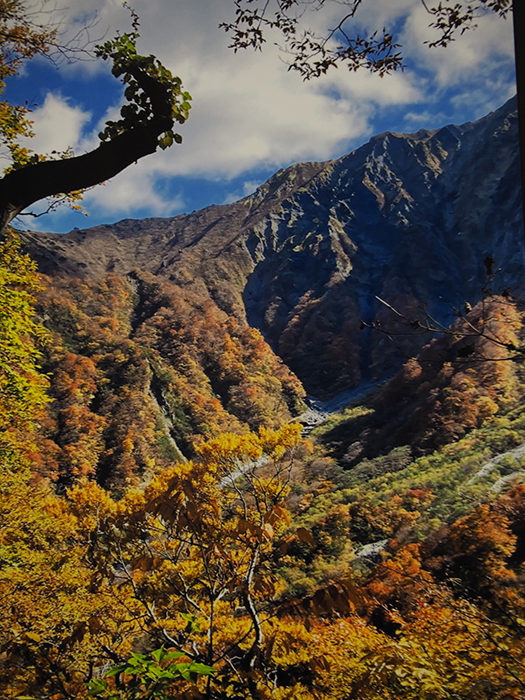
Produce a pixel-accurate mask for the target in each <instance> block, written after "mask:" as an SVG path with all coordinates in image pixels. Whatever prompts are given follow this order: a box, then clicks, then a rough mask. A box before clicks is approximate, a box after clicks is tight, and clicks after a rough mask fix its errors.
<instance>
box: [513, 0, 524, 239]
mask: <svg viewBox="0 0 525 700" xmlns="http://www.w3.org/2000/svg"><path fill="white" fill-rule="evenodd" d="M512 10H513V12H512V15H513V22H514V54H515V59H516V87H517V91H518V124H519V134H520V143H519V149H520V164H521V182H522V187H521V203H522V211H523V214H524V216H525V188H524V187H523V184H524V183H525V0H513V2H512ZM524 235H525V219H524Z"/></svg>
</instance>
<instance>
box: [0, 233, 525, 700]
mask: <svg viewBox="0 0 525 700" xmlns="http://www.w3.org/2000/svg"><path fill="white" fill-rule="evenodd" d="M0 252H1V257H0V273H1V276H2V285H1V294H2V298H1V300H0V302H1V303H0V308H1V310H2V336H1V348H2V353H1V366H0V370H1V375H0V376H1V382H2V393H1V397H2V398H1V401H2V407H1V408H2V410H1V415H2V433H1V444H0V449H1V452H2V461H1V463H2V479H1V484H0V488H1V491H2V499H1V504H2V505H1V515H0V518H1V532H2V539H1V541H0V560H1V562H2V566H1V568H0V586H1V590H2V601H3V611H4V614H3V616H2V621H1V623H0V624H1V631H0V640H1V657H0V684H1V686H2V691H1V692H2V696H3V697H6V698H35V699H36V698H38V699H40V698H42V699H43V698H46V699H51V698H53V700H59V699H60V700H67V699H69V698H81V697H98V698H108V699H109V698H122V699H124V698H126V699H128V698H254V699H259V698H290V700H291V699H292V698H293V699H299V698H301V699H302V698H305V699H306V698H308V699H310V698H311V699H314V698H315V699H318V698H327V699H328V698H334V699H335V698H337V699H341V700H342V699H343V698H353V697H356V698H376V697H377V698H384V697H387V698H401V697H402V698H414V699H415V698H418V699H420V698H429V700H430V698H432V699H434V698H465V699H466V698H469V699H470V698H480V699H481V698H483V699H485V698H502V699H503V698H505V699H506V700H507V699H510V698H516V699H517V698H521V697H523V692H524V680H523V679H524V674H523V669H524V664H525V599H524V597H523V576H524V573H525V572H524V565H525V563H524V562H525V556H524V551H525V547H524V538H525V521H524V512H525V485H524V484H523V483H522V477H523V467H522V465H523V462H524V460H525V451H524V450H523V448H522V445H523V442H524V437H525V421H524V418H523V413H522V410H521V402H522V396H523V391H524V381H525V377H524V375H523V369H522V364H521V363H520V362H519V361H517V360H516V359H514V360H511V359H509V358H510V357H511V356H512V355H513V354H514V355H515V353H514V352H513V351H512V350H511V349H509V348H515V349H519V348H520V347H521V345H522V342H523V335H524V326H523V315H524V311H525V309H524V308H523V305H522V304H521V303H520V302H519V301H517V300H514V299H513V298H511V297H509V296H508V295H507V296H493V297H491V298H490V299H486V300H484V302H482V303H480V305H478V306H477V307H474V309H472V310H471V311H470V312H469V314H468V315H467V317H466V319H465V320H461V319H460V320H459V321H458V322H457V323H456V325H455V326H454V327H453V328H452V332H451V333H450V334H445V335H443V336H442V337H441V338H438V339H436V340H434V341H432V342H431V343H430V344H429V345H427V346H425V347H424V348H423V350H422V351H421V352H420V353H419V355H418V356H417V357H416V358H413V359H412V360H410V361H408V362H407V363H406V364H405V365H404V366H403V368H402V369H401V370H400V371H399V372H398V374H397V375H396V376H395V377H394V378H393V379H392V380H390V381H389V382H387V383H386V384H382V385H379V386H378V387H376V389H375V390H374V391H372V392H371V393H370V394H369V395H367V396H366V397H365V399H364V400H363V401H362V402H355V403H354V404H350V405H349V406H348V407H347V408H346V409H344V410H343V411H342V412H339V413H334V414H332V415H330V416H329V417H328V418H327V420H326V421H325V422H324V423H323V424H322V425H320V426H319V427H317V428H315V429H314V430H313V432H311V433H310V434H309V435H308V437H302V435H301V425H300V424H298V423H296V422H295V423H294V422H293V420H294V417H297V416H300V414H301V412H302V411H304V408H305V405H304V403H303V401H304V390H302V387H301V384H300V382H299V381H298V380H297V379H296V378H295V377H294V376H293V375H292V374H291V372H290V371H289V370H288V369H287V368H286V367H285V366H284V365H283V363H282V362H281V361H280V360H279V359H278V358H277V357H276V356H275V355H274V353H273V352H272V351H271V349H270V348H269V346H268V345H267V344H266V343H265V341H264V340H263V338H262V337H261V335H260V333H259V332H258V331H256V330H254V329H252V328H250V327H248V326H246V325H244V326H242V325H240V324H239V321H238V320H237V319H235V318H234V317H228V316H227V315H226V314H225V313H224V312H222V311H220V310H219V309H218V307H216V306H214V304H213V303H212V302H211V301H210V300H209V299H208V300H206V299H203V300H199V299H195V298H186V299H185V298H184V297H181V291H180V288H176V287H173V286H171V285H170V284H169V283H167V282H161V281H159V280H158V279H156V278H154V276H152V275H150V276H149V277H148V275H147V274H145V273H142V274H141V273H140V272H139V271H137V273H136V274H134V275H133V276H130V277H129V278H128V279H125V278H120V277H118V276H117V275H115V274H112V273H110V274H109V275H107V276H106V278H104V279H98V280H89V279H87V278H84V279H76V280H75V279H73V278H66V277H65V276H62V277H60V276H57V277H55V278H49V277H48V278H46V277H44V276H42V275H39V274H38V273H37V272H36V268H35V264H34V263H33V262H32V261H31V260H30V259H29V257H28V256H27V255H24V254H23V253H22V252H21V250H20V243H19V241H17V238H16V236H14V235H13V236H11V237H9V238H8V239H7V240H6V241H5V242H4V243H3V244H2V247H1V251H0ZM461 324H463V327H462V326H461ZM467 324H468V328H469V329H472V328H474V329H478V330H480V331H481V332H479V333H478V334H474V333H470V335H469V333H468V332H467V330H468V329H466V325H467ZM495 340H496V341H497V342H495ZM462 348H463V350H462ZM465 348H467V350H465ZM452 357H455V358H456V359H455V360H454V361H451V360H450V358H452ZM436 358H441V359H440V361H439V362H438V361H436ZM407 397H411V398H410V399H409V398H407Z"/></svg>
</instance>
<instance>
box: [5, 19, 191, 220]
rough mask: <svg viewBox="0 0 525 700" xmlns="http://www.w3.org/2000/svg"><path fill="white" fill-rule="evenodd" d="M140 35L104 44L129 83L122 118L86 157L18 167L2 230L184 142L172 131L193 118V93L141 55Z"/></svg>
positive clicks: (8, 183)
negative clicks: (41, 205) (52, 200)
mask: <svg viewBox="0 0 525 700" xmlns="http://www.w3.org/2000/svg"><path fill="white" fill-rule="evenodd" d="M137 38H138V34H137V33H136V32H134V33H133V34H125V35H123V36H119V37H117V38H116V39H114V40H113V41H109V42H106V44H105V45H104V46H102V47H99V50H98V53H99V55H100V56H101V57H102V58H104V59H107V58H111V59H112V60H113V69H112V72H113V75H115V76H116V77H119V76H123V80H124V82H125V83H127V84H128V87H127V89H126V97H127V99H128V102H127V103H126V104H125V105H124V106H123V107H122V109H121V116H122V119H120V120H119V121H117V122H108V124H107V126H106V129H105V130H104V132H102V133H101V134H100V138H101V140H102V143H101V144H100V145H99V146H98V148H96V149H94V150H93V151H91V152H89V153H85V154H84V155H81V156H74V157H70V158H64V159H62V160H49V161H40V162H36V163H32V164H30V165H26V166H24V167H21V168H18V169H15V170H12V171H11V172H9V173H8V174H7V175H5V176H4V177H3V178H2V179H0V231H3V230H4V229H5V227H6V226H7V225H8V224H9V222H10V221H12V220H13V219H14V218H15V217H16V216H18V214H20V213H21V212H23V210H24V209H26V208H27V207H28V206H30V205H31V204H34V203H35V202H37V201H39V200H41V199H45V198H46V197H52V196H55V195H63V194H68V193H70V192H75V191H78V190H84V189H86V188H88V187H92V186H93V185H97V184H99V183H101V182H104V181H105V180H108V179H110V178H112V177H114V176H115V175H117V174H118V173H120V172H121V171H122V170H124V169H125V168H127V167H128V166H129V165H131V164H132V163H135V162H136V161H138V160H139V159H140V158H143V157H144V156H147V155H149V154H151V153H154V152H155V151H156V150H157V147H158V146H160V147H161V148H166V147H167V146H170V145H171V144H172V143H173V142H174V141H175V142H177V143H180V142H181V141H182V139H181V137H180V136H179V135H178V134H174V133H173V132H172V128H173V125H174V123H175V121H177V122H179V123H180V124H182V123H184V122H185V121H186V119H187V115H188V111H189V109H190V104H189V100H190V99H191V97H190V95H189V94H188V93H186V92H182V90H181V81H180V79H179V78H175V77H173V76H172V74H171V73H170V72H169V71H168V70H167V69H166V68H165V67H164V66H162V65H161V64H160V63H159V61H157V59H156V58H155V57H154V56H147V57H146V56H139V55H138V54H137V53H136V50H135V41H136V39H137Z"/></svg>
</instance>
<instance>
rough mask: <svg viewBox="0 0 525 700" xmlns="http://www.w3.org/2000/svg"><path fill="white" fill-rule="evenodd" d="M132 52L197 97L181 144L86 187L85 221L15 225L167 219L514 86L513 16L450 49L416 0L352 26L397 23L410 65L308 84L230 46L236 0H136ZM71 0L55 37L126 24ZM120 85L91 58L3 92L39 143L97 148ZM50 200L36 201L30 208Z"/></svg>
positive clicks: (317, 22) (331, 12)
mask: <svg viewBox="0 0 525 700" xmlns="http://www.w3.org/2000/svg"><path fill="white" fill-rule="evenodd" d="M132 4H133V7H134V8H135V9H136V11H137V12H138V14H139V16H140V18H141V39H140V42H139V46H138V48H139V51H140V52H141V53H144V54H149V53H154V54H156V55H157V56H158V57H159V58H160V59H161V60H162V61H163V62H164V63H165V64H166V65H167V66H168V67H169V68H170V69H171V70H172V71H173V72H174V73H176V74H177V75H179V76H180V77H181V78H182V80H183V83H184V86H185V88H186V89H187V90H189V92H190V93H191V94H192V96H193V108H192V110H191V114H190V119H189V120H188V122H187V123H186V124H185V125H183V126H182V127H181V128H180V132H181V134H182V136H183V138H184V141H183V144H182V145H181V146H173V147H172V148H170V149H168V150H167V151H165V152H159V153H157V154H154V155H152V156H148V157H147V158H144V159H142V160H141V161H140V162H139V163H138V164H136V165H134V166H131V167H130V168H128V169H127V170H126V171H124V172H123V173H121V174H120V175H119V176H117V177H116V178H114V179H113V180H112V181H110V182H108V183H106V184H104V185H102V186H99V187H97V188H94V189H93V190H91V191H89V192H87V193H86V195H85V200H84V207H85V209H86V211H87V212H88V213H89V216H84V215H82V214H80V213H77V212H72V211H71V210H68V209H66V208H62V209H60V210H58V211H56V212H55V213H52V214H48V215H46V216H42V217H40V218H37V219H33V218H30V217H23V218H21V220H20V225H21V226H22V227H24V228H33V229H37V230H45V231H57V232H66V231H69V230H71V229H72V228H73V227H80V228H87V227H89V226H94V225H97V224H100V223H112V222H114V221H118V220H120V219H124V218H143V217H149V216H173V215H176V214H179V213H182V212H188V211H193V210H194V209H200V208H202V207H205V206H207V205H209V204H222V203H225V202H230V201H233V200H235V199H238V198H240V197H242V196H244V195H246V194H249V193H250V192H253V191H254V189H255V188H256V187H257V186H258V185H259V184H261V183H262V182H264V181H265V180H266V179H268V177H270V176H271V175H272V174H273V173H274V172H275V171H276V170H278V169H280V168H283V167H286V166H288V165H291V164H292V163H295V162H298V161H306V160H320V161H322V160H328V159H331V158H337V157H339V156H341V155H344V154H345V153H347V152H349V151H351V150H353V149H355V148H357V147H358V146H360V145H361V144H363V143H365V142H366V141H367V140H368V139H369V138H370V137H371V136H372V135H373V134H376V133H380V132H383V131H389V130H390V131H402V132H411V131H417V130H418V129H420V128H421V127H426V128H437V127H440V126H443V125H444V124H448V123H463V122H465V121H472V120H474V119H477V118H479V117H481V116H483V115H484V114H486V113H488V112H489V111H491V110H493V109H496V108H497V107H499V106H500V105H501V104H503V103H504V102H505V101H506V100H507V99H508V98H509V97H511V96H512V95H513V94H514V93H515V83H514V66H513V51H512V24H511V20H510V19H509V20H501V19H499V18H498V17H496V16H495V15H494V14H493V13H488V14H487V15H486V16H483V17H480V18H479V20H478V28H477V29H476V30H475V31H472V32H467V33H465V34H464V35H463V36H462V37H459V38H458V40H457V41H456V42H454V43H453V44H451V45H450V46H449V48H447V49H445V50H443V49H433V50H430V49H428V47H427V46H426V45H425V44H424V41H425V40H426V39H429V38H431V37H432V34H431V31H430V30H429V29H428V24H429V16H428V15H427V13H426V11H425V9H424V6H423V4H422V3H421V2H420V0H365V2H364V3H363V5H362V7H361V9H360V10H359V13H358V15H357V20H358V21H359V24H360V28H361V29H370V28H382V27H383V26H387V27H392V26H395V27H396V29H397V30H398V38H399V40H400V42H401V43H402V44H403V53H404V56H405V61H406V68H405V70H404V71H403V72H402V73H401V72H399V73H396V74H394V75H391V76H387V77H385V78H382V79H381V78H379V77H377V76H373V75H370V74H369V73H366V72H358V73H348V72H346V71H344V69H338V70H336V71H333V72H332V73H329V74H328V75H327V76H324V77H323V78H322V79H319V80H312V81H310V82H304V81H302V80H301V78H300V76H299V75H297V74H295V73H292V72H289V71H287V67H286V64H285V62H284V60H283V58H285V56H283V54H282V53H281V52H280V51H279V50H278V48H276V47H275V46H274V45H273V42H272V40H271V38H270V37H269V39H270V40H269V41H268V43H267V45H266V47H265V50H264V51H263V52H257V53H253V52H246V53H244V52H243V53H238V54H236V55H235V54H233V53H232V52H231V51H230V50H229V49H228V48H227V46H228V37H227V36H226V35H225V34H224V32H223V31H222V30H219V29H218V28H217V27H218V24H219V23H220V22H221V21H225V20H227V19H229V18H231V17H233V11H234V3H233V0H134V2H133V3H132ZM87 7H88V8H89V10H88V11H86V0H71V1H70V2H68V9H67V10H64V11H63V13H62V14H61V19H62V22H63V25H62V26H63V31H64V32H65V34H64V39H66V38H67V36H68V35H71V34H73V33H74V32H75V31H76V30H77V29H78V26H79V22H80V21H81V20H82V18H86V17H87V18H88V19H89V18H92V17H94V16H95V14H96V21H97V23H96V26H94V27H93V28H92V29H91V30H90V33H91V36H92V37H93V38H95V39H97V38H101V37H103V36H104V35H106V36H111V35H113V34H114V33H115V31H116V30H117V29H121V30H122V31H126V30H128V29H129V26H130V23H129V13H128V12H127V11H126V10H125V9H123V8H122V7H121V2H120V0H90V1H89V5H88V6H87ZM325 8H326V9H325V10H324V11H323V12H312V13H307V14H308V16H307V17H306V18H305V19H306V21H307V23H308V24H309V25H310V26H314V27H315V28H316V29H318V30H319V31H322V30H323V28H326V27H330V26H333V24H332V23H333V22H334V20H335V18H336V17H337V14H338V13H341V11H342V9H341V4H339V3H335V2H334V3H328V4H327V5H325ZM121 94H122V91H121V86H120V83H119V82H118V81H116V80H115V79H114V78H113V77H112V76H111V74H110V73H109V68H108V66H106V65H105V64H104V63H103V62H100V61H81V62H78V63H75V64H72V65H67V64H62V65H61V66H60V67H59V68H58V69H57V68H55V67H54V66H53V65H51V64H50V63H49V62H48V61H45V60H41V59H37V60H33V61H31V62H28V63H27V64H26V65H25V66H24V69H23V71H22V73H21V75H20V76H18V77H16V78H14V79H11V80H10V81H9V83H8V85H7V88H6V91H5V96H6V98H7V99H9V100H10V101H12V102H18V103H20V104H27V105H28V106H29V107H31V109H32V110H33V111H32V115H31V116H32V119H33V120H34V131H35V134H36V136H35V138H34V139H32V140H31V142H30V143H28V144H27V145H28V146H29V147H31V148H33V149H34V150H35V151H37V152H41V153H46V152H50V151H52V150H57V151H60V150H63V149H65V148H67V147H69V146H70V147H72V148H73V149H74V152H75V153H77V154H80V153H82V152H85V151H86V150H89V149H90V148H92V147H94V146H96V144H97V134H98V131H99V130H100V128H101V126H102V125H103V123H104V121H105V120H106V119H108V118H112V117H114V116H115V115H116V114H117V113H118V109H119V106H120V103H121V102H120V101H121ZM44 208H45V205H44V204H43V205H42V206H40V208H39V205H35V207H34V208H33V210H34V211H41V210H42V209H44Z"/></svg>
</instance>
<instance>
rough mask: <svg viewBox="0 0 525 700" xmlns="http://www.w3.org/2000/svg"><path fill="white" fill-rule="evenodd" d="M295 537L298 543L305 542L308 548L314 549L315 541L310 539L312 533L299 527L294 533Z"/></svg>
mask: <svg viewBox="0 0 525 700" xmlns="http://www.w3.org/2000/svg"><path fill="white" fill-rule="evenodd" d="M295 536H296V537H297V539H298V540H299V542H306V544H309V545H310V547H315V540H314V538H313V537H312V533H311V532H310V531H309V530H307V529H306V528H305V527H299V528H297V530H296V531H295Z"/></svg>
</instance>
